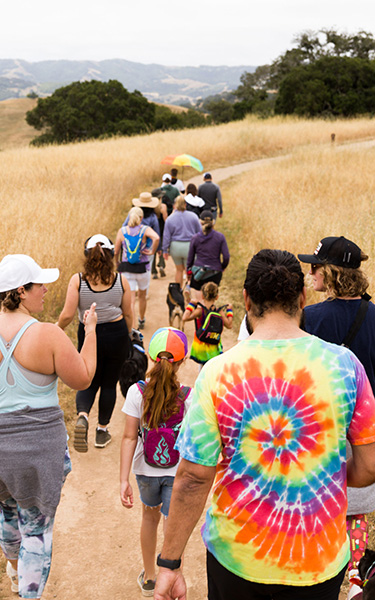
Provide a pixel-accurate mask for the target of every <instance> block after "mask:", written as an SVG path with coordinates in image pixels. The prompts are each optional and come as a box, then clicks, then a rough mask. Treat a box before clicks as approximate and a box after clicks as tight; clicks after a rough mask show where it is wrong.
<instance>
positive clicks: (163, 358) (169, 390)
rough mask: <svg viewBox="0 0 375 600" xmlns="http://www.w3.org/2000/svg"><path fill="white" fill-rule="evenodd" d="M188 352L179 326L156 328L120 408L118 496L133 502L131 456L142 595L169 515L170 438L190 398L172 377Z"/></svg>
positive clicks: (150, 586) (148, 588)
mask: <svg viewBox="0 0 375 600" xmlns="http://www.w3.org/2000/svg"><path fill="white" fill-rule="evenodd" d="M187 352H188V342H187V337H186V335H185V334H184V333H183V332H182V331H180V330H179V329H174V328H173V327H163V328H161V329H158V330H157V331H156V332H155V333H154V335H153V336H152V338H151V341H150V344H149V348H148V353H149V356H150V358H151V360H152V361H153V363H154V365H153V367H152V369H151V371H150V372H149V373H148V379H146V382H144V381H139V382H138V383H136V384H134V385H132V386H131V387H130V388H129V390H128V393H127V395H126V400H125V404H124V407H123V409H122V411H123V412H124V413H125V415H126V421H125V428H124V435H123V438H122V444H121V466H120V496H121V502H122V505H123V506H125V508H132V506H133V505H134V497H133V489H132V486H131V485H130V482H129V475H130V468H131V464H132V461H133V472H134V473H135V476H136V480H137V484H138V489H139V495H140V498H141V502H142V523H141V548H142V556H143V570H142V571H141V573H140V575H139V577H138V585H139V587H140V588H141V592H142V594H143V596H153V595H154V588H155V579H156V575H155V554H156V541H157V529H158V524H159V521H160V516H161V514H162V515H163V516H164V517H165V519H166V518H167V517H168V512H169V503H170V499H171V495H172V486H173V481H174V476H175V474H176V471H177V467H178V462H179V453H178V452H177V450H174V444H175V441H176V439H177V437H178V433H179V430H180V427H181V422H182V419H183V417H184V415H185V413H186V411H187V410H188V408H189V406H190V402H191V392H192V390H191V388H189V387H184V386H182V385H181V384H180V383H179V381H178V378H177V372H178V369H179V367H180V366H181V363H182V362H183V360H184V358H185V357H186V355H187ZM133 459H134V460H133Z"/></svg>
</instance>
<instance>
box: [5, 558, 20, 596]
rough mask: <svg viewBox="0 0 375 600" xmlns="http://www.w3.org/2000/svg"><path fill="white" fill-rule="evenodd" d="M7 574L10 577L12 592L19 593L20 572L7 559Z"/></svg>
mask: <svg viewBox="0 0 375 600" xmlns="http://www.w3.org/2000/svg"><path fill="white" fill-rule="evenodd" d="M7 575H8V577H9V579H10V589H11V590H12V592H15V593H18V573H17V571H16V569H13V567H12V565H11V563H10V562H9V560H8V561H7Z"/></svg>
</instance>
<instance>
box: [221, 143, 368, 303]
mask: <svg viewBox="0 0 375 600" xmlns="http://www.w3.org/2000/svg"><path fill="white" fill-rule="evenodd" d="M374 158H375V147H374V148H367V149H362V150H360V149H356V150H352V149H350V146H347V147H345V148H340V149H339V148H336V147H335V148H331V147H326V148H317V147H315V148H311V149H306V148H305V149H303V150H300V149H297V150H296V151H295V152H293V154H292V155H291V156H290V157H286V158H285V159H284V160H282V161H280V162H278V163H274V164H270V165H266V164H265V165H263V166H260V167H259V168H258V169H256V170H254V171H251V172H249V173H246V174H245V175H243V176H242V177H240V178H237V180H236V182H235V183H230V182H227V183H226V184H225V185H224V186H222V188H223V192H224V197H225V198H228V197H230V205H231V211H230V213H229V214H228V212H227V213H226V219H225V221H224V222H223V224H224V225H225V232H226V235H227V237H228V239H229V244H230V246H231V248H232V249H234V248H235V256H236V259H235V268H234V272H231V284H232V285H233V283H234V287H236V286H237V285H239V284H240V282H241V283H242V281H243V276H244V273H245V267H246V265H247V263H248V261H249V258H250V257H251V256H252V255H253V254H254V252H257V251H258V250H260V249H261V248H281V249H287V250H290V251H291V252H293V253H295V254H297V253H310V252H313V250H314V249H315V247H316V245H317V243H318V242H319V240H320V239H321V238H323V237H326V236H329V235H344V236H346V237H348V238H349V239H353V240H354V241H355V242H356V243H358V245H359V246H360V247H361V248H362V249H363V250H364V251H365V252H366V253H368V254H369V255H370V260H369V261H368V262H367V263H366V272H367V273H368V275H369V279H370V290H371V289H372V290H374V286H375V274H374V268H373V265H374V254H375V253H374V236H373V231H372V222H373V219H374V217H375V204H374V202H375V200H374V198H375V184H374V180H373V177H372V176H371V172H372V164H373V161H374ZM371 258H372V259H371ZM307 270H308V268H307V265H306V271H307ZM320 300H322V296H321V295H319V294H315V295H314V294H313V293H312V292H309V295H308V302H309V303H311V302H314V301H315V302H316V301H320ZM239 302H240V303H241V299H239Z"/></svg>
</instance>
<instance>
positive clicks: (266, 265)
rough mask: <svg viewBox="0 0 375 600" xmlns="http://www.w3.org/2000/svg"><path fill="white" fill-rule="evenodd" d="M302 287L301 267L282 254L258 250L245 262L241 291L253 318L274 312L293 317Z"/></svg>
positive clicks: (293, 258)
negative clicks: (243, 292) (273, 310)
mask: <svg viewBox="0 0 375 600" xmlns="http://www.w3.org/2000/svg"><path fill="white" fill-rule="evenodd" d="M303 287H304V276H303V272H302V269H301V265H300V263H299V261H298V260H297V258H296V257H295V256H294V254H291V253H290V252H287V251H286V250H268V249H267V250H261V251H260V252H258V253H257V254H255V255H254V256H253V258H252V259H251V261H250V262H249V265H248V267H247V272H246V279H245V283H244V288H245V290H246V293H247V294H248V296H249V298H250V300H251V302H252V312H253V314H254V316H255V317H262V316H263V315H264V313H265V312H266V311H267V310H272V309H275V308H276V309H282V310H283V311H284V312H286V313H287V314H288V315H290V316H294V315H295V314H296V312H297V311H298V308H299V305H298V300H299V296H300V294H301V292H302V290H303Z"/></svg>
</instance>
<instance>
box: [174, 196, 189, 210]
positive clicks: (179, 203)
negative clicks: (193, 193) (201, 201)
mask: <svg viewBox="0 0 375 600" xmlns="http://www.w3.org/2000/svg"><path fill="white" fill-rule="evenodd" d="M174 204H175V207H176V210H180V211H184V210H186V202H185V198H184V197H183V196H177V198H176V200H175V201H174Z"/></svg>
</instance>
